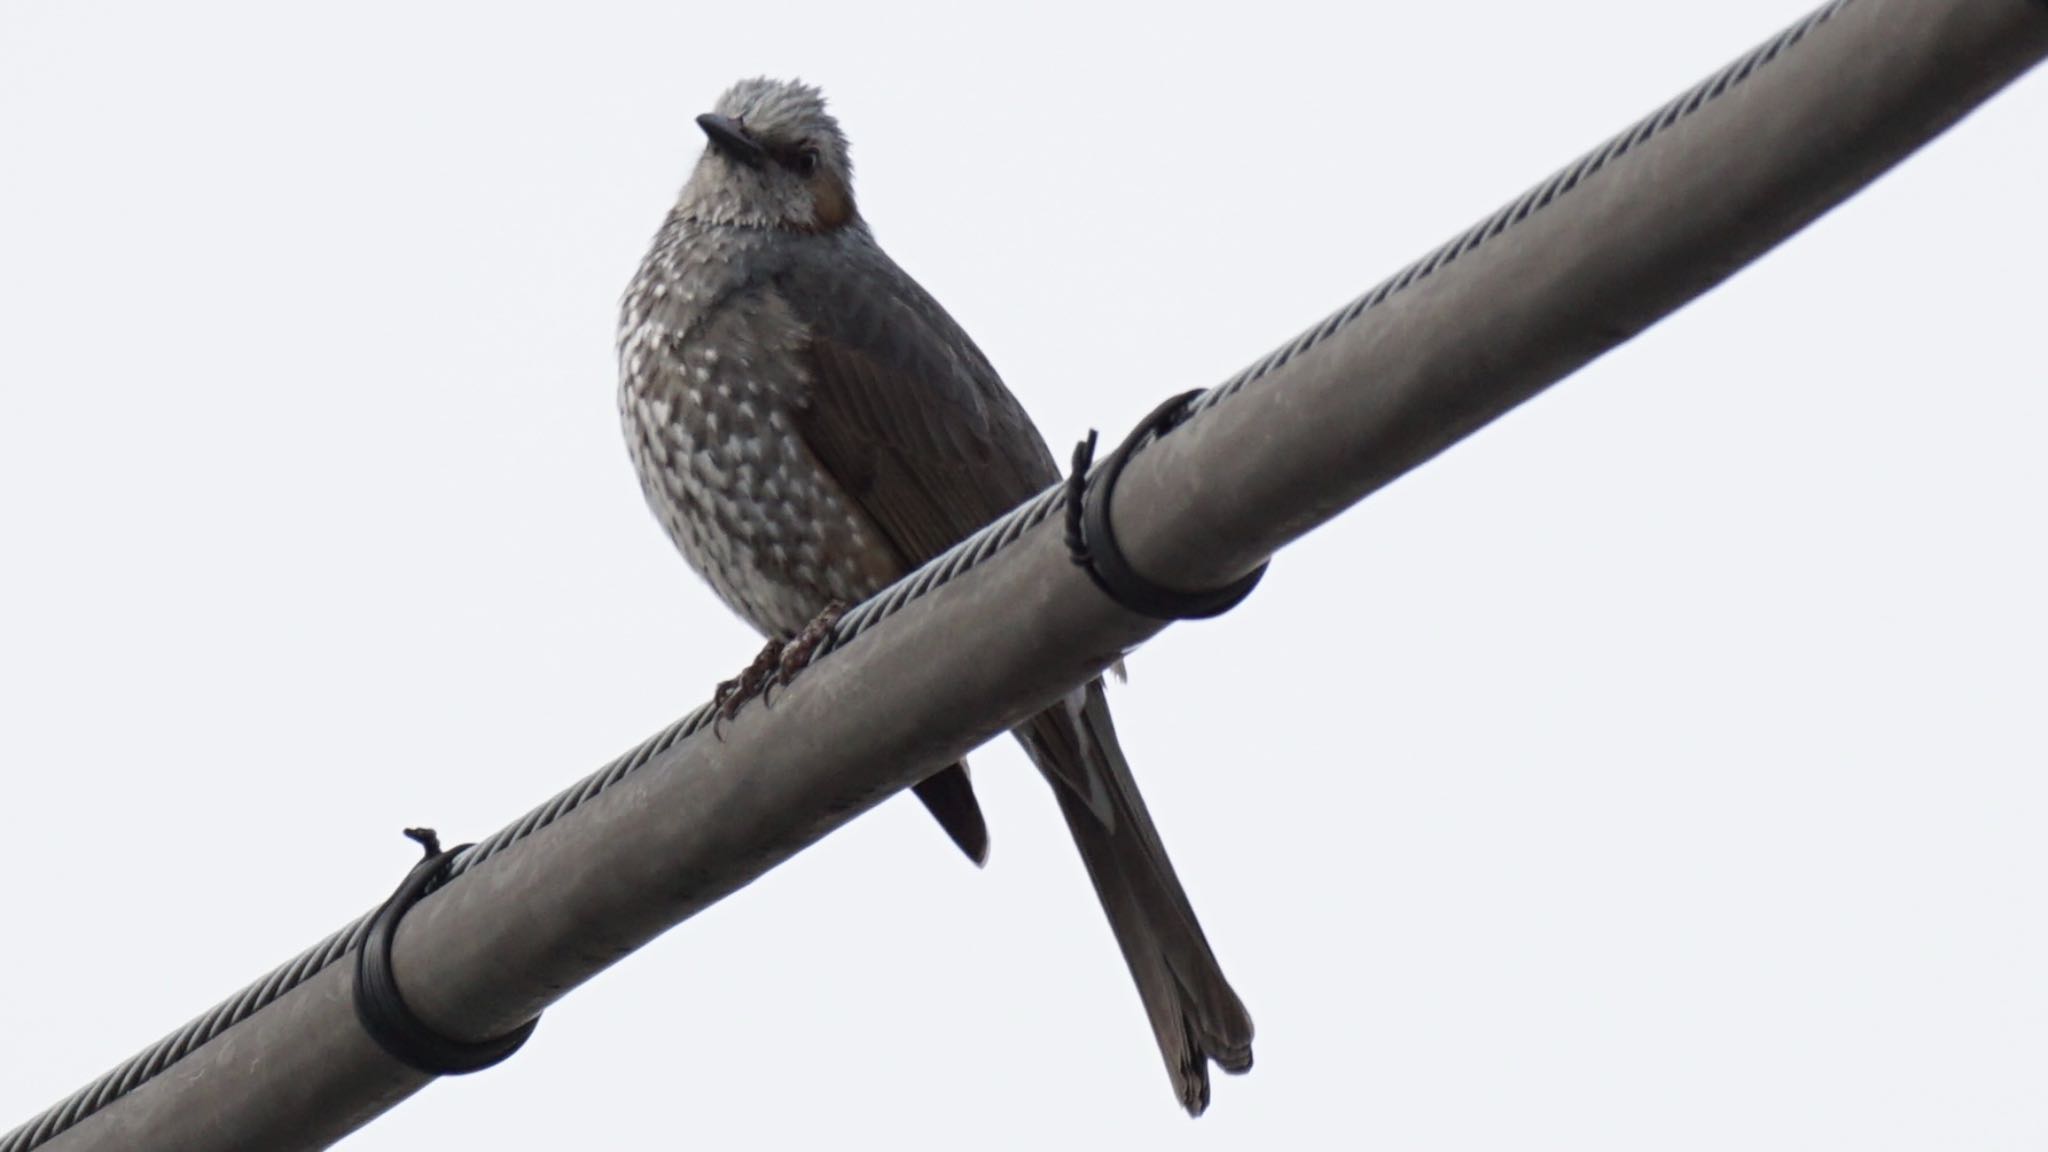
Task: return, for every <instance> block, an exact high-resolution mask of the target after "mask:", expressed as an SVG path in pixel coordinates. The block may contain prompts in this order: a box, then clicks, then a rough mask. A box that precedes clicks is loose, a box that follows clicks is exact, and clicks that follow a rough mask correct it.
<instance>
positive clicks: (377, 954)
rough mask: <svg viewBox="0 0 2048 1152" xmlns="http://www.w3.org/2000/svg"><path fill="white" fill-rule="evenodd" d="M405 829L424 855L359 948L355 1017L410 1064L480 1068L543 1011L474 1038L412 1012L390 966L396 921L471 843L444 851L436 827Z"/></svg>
mask: <svg viewBox="0 0 2048 1152" xmlns="http://www.w3.org/2000/svg"><path fill="white" fill-rule="evenodd" d="M405 834H406V835H407V836H409V837H411V838H412V839H414V840H417V841H419V845H420V847H421V848H422V849H424V850H425V853H426V856H425V859H422V860H421V861H420V862H419V863H418V864H415V865H413V869H412V871H410V872H408V873H406V875H405V879H404V881H402V882H401V883H400V884H399V885H398V890H397V891H396V892H393V893H392V894H391V898H390V899H389V900H386V901H385V902H384V904H383V906H382V907H380V908H378V909H377V913H376V915H375V916H373V917H372V918H371V920H370V931H369V934H368V935H366V936H364V937H363V944H362V947H361V948H359V949H357V950H356V978H355V1004H356V1019H357V1020H358V1021H359V1022H361V1024H362V1026H363V1031H365V1032H368V1033H369V1034H370V1039H372V1040H375V1041H376V1042H377V1046H378V1047H379V1048H382V1049H383V1050H384V1051H385V1053H386V1054H388V1055H389V1056H390V1057H391V1058H392V1059H394V1060H397V1061H398V1062H399V1063H401V1064H404V1065H405V1066H406V1067H408V1068H412V1069H415V1070H417V1071H420V1072H425V1073H426V1074H427V1075H429V1076H460V1075H463V1074H465V1073H468V1072H480V1071H482V1070H483V1069H485V1068H489V1067H490V1066H491V1065H493V1064H496V1063H498V1062H499V1061H501V1060H504V1059H505V1058H506V1057H507V1056H510V1055H512V1054H513V1053H514V1052H517V1051H519V1049H520V1046H521V1045H524V1044H525V1043H526V1038H527V1037H529V1036H531V1035H533V1030H534V1027H535V1026H536V1025H538V1024H539V1023H540V1017H538V1016H536V1017H534V1018H533V1019H531V1020H528V1021H527V1022H526V1023H524V1024H521V1025H520V1026H519V1027H517V1028H514V1029H513V1030H512V1031H510V1032H507V1033H505V1034H504V1035H503V1036H498V1037H494V1038H492V1039H489V1040H482V1041H475V1042H472V1041H468V1040H457V1039H455V1038H454V1037H452V1036H444V1035H442V1034H441V1033H439V1032H436V1031H434V1029H433V1028H432V1027H430V1026H429V1025H428V1024H427V1023H426V1021H424V1020H421V1019H420V1018H419V1017H418V1016H415V1015H413V1011H412V1008H411V1007H410V1006H408V1005H407V1004H406V1002H405V997H404V996H403V995H402V994H400V992H399V991H398V975H397V973H396V972H395V971H394V970H393V969H392V967H391V941H392V938H393V937H395V936H396V935H397V934H398V922H399V920H400V919H402V918H403V917H404V916H405V914H406V911H407V910H408V909H410V908H411V907H412V906H413V905H415V904H417V903H419V902H420V900H421V899H422V898H424V897H425V896H426V895H427V893H429V892H431V891H433V890H434V889H435V888H436V887H438V886H439V885H440V883H441V881H442V880H444V879H446V878H447V872H448V865H449V862H450V861H452V860H453V859H454V858H455V854H456V853H458V852H460V851H462V850H463V849H464V848H468V847H469V845H467V844H461V845H457V846H456V847H454V848H450V849H448V850H447V851H445V852H443V851H442V850H441V838H440V837H439V836H437V835H435V834H434V830H433V829H432V828H407V829H406V830H405Z"/></svg>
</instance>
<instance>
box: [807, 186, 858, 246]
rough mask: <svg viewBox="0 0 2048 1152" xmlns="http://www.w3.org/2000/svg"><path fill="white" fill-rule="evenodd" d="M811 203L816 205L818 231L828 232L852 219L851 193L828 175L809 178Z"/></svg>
mask: <svg viewBox="0 0 2048 1152" xmlns="http://www.w3.org/2000/svg"><path fill="white" fill-rule="evenodd" d="M811 203H812V204H814V205H816V210H817V216H818V230H819V231H820V232H830V231H832V230H833V229H836V228H839V227H841V226H842V225H844V224H845V223H846V222H847V221H848V220H851V219H853V193H852V192H850V191H849V190H848V189H847V187H846V185H844V184H842V183H840V182H839V181H837V180H834V179H832V178H831V177H830V176H825V175H822V174H821V175H818V176H813V177H812V178H811Z"/></svg>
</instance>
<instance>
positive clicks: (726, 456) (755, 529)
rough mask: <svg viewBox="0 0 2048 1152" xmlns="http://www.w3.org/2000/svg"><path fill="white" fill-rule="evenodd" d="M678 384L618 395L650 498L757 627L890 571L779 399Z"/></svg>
mask: <svg viewBox="0 0 2048 1152" xmlns="http://www.w3.org/2000/svg"><path fill="white" fill-rule="evenodd" d="M721 399H722V398H721V397H719V396H717V395H716V394H705V393H699V392H697V391H695V390H688V389H685V390H680V391H675V392H669V393H667V394H665V395H644V394H640V392H639V390H637V389H631V388H629V389H626V390H625V392H624V393H623V394H622V395H621V397H620V401H621V408H622V413H621V414H622V415H623V417H624V419H625V425H626V429H625V430H626V439H627V443H628V445H629V446H630V448H631V450H632V455H633V465H634V468H635V470H636V471H637V472H638V473H639V475H640V486H641V490H642V491H643V492H644V493H645V494H646V496H647V502H648V505H649V507H651V508H652V509H653V510H654V514H655V517H656V518H657V519H659V520H660V521H661V525H662V528H663V529H664V530H666V531H667V532H668V536H669V539H670V540H672V541H674V542H675V545H676V547H677V549H679V550H680V551H681V552H682V554H683V557H684V559H686V560H687V561H689V564H690V567H692V568H694V569H696V571H697V572H698V574H699V575H701V576H703V577H704V579H705V581H706V582H708V583H709V584H710V585H711V587H712V589H713V591H715V592H717V593H718V595H719V598H720V599H722V600H724V601H725V603H726V604H727V606H729V607H730V608H732V610H733V611H735V612H737V613H739V615H740V616H741V617H743V618H745V619H746V620H747V622H748V623H750V624H752V625H753V626H754V627H755V629H756V630H758V631H760V632H762V633H763V634H767V635H778V636H786V635H789V634H791V633H794V632H796V631H798V630H799V629H801V628H802V627H803V626H804V624H806V623H808V622H809V621H810V620H811V618H812V617H814V616H816V615H817V614H818V613H819V612H821V611H823V610H824V608H825V607H826V605H828V604H829V603H831V602H832V601H834V600H839V601H843V602H845V603H848V604H852V603H855V602H858V601H860V600H863V599H866V598H867V597H868V596H870V595H872V594H874V593H875V592H877V591H879V590H881V589H882V588H883V587H884V586H886V585H887V584H888V583H889V582H890V581H891V580H893V579H894V578H895V577H896V576H897V575H899V574H900V571H899V565H898V564H897V563H896V561H895V559H894V555H893V552H892V551H891V550H890V549H889V548H888V547H887V545H886V543H885V542H883V541H882V540H881V539H880V537H879V535H878V534H877V533H876V532H875V531H874V529H873V527H872V526H871V525H870V524H868V522H867V520H866V517H865V515H864V514H863V513H862V512H861V511H860V509H859V508H858V507H857V506H856V505H855V504H854V503H853V502H852V500H851V499H850V498H848V497H847V495H846V494H845V492H844V490H843V489H841V488H840V486H839V484H838V483H837V482H836V481H835V480H834V479H833V478H832V477H831V476H830V475H828V474H826V473H825V471H824V470H823V469H822V468H821V467H820V466H819V465H818V463H817V458H816V457H815V456H813V455H812V454H811V451H810V449H809V447H808V446H806V445H805V444H804V443H803V441H802V440H801V439H800V438H799V437H798V436H796V434H795V433H794V432H793V431H791V430H790V425H789V422H788V420H787V419H786V418H784V417H783V415H782V414H781V412H780V411H779V410H776V409H774V408H772V407H770V406H769V404H768V403H766V402H763V400H762V398H761V397H760V395H759V394H758V393H756V394H755V396H754V402H753V403H746V404H732V403H724V404H721V403H720V400H721Z"/></svg>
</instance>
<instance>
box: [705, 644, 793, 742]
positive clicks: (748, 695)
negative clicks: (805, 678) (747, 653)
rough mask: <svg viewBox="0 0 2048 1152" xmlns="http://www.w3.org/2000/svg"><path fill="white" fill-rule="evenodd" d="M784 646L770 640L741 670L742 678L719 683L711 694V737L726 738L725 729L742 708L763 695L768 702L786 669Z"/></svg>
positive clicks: (740, 676)
mask: <svg viewBox="0 0 2048 1152" xmlns="http://www.w3.org/2000/svg"><path fill="white" fill-rule="evenodd" d="M783 647H784V645H783V643H782V641H780V640H770V641H768V643H766V644H764V645H762V646H761V651H760V652H759V654H757V655H756V656H755V657H754V662H753V663H751V664H749V665H747V666H746V667H745V668H744V669H741V671H740V674H739V675H738V676H735V677H733V678H732V679H730V680H725V681H721V682H720V683H719V685H718V688H717V690H716V691H714V692H712V694H711V706H712V709H713V712H712V714H711V735H713V736H714V737H717V738H718V739H720V740H723V739H725V733H724V732H722V731H721V730H720V728H721V726H722V725H723V724H724V723H725V722H726V721H727V720H730V719H732V718H733V717H734V716H737V715H739V711H740V709H741V708H743V707H745V706H746V703H747V701H749V700H752V699H753V698H754V697H756V696H761V697H762V701H763V703H764V704H765V703H766V699H767V698H766V696H765V694H764V693H765V690H766V689H767V687H768V685H769V683H770V682H771V681H772V680H773V679H774V678H775V676H776V675H777V674H778V673H779V671H780V670H781V667H782V652H783Z"/></svg>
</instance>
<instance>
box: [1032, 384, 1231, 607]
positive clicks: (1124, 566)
mask: <svg viewBox="0 0 2048 1152" xmlns="http://www.w3.org/2000/svg"><path fill="white" fill-rule="evenodd" d="M1200 395H1202V390H1201V389H1199V388H1197V389H1195V390H1194V391H1192V392H1183V393H1181V394H1180V395H1178V396H1175V397H1173V398H1172V399H1170V400H1167V401H1166V402H1165V403H1163V404H1161V405H1160V406H1159V407H1157V408H1154V409H1153V410H1152V413H1151V415H1149V416H1147V417H1145V418H1144V419H1143V420H1141V421H1139V422H1138V425H1137V427H1135V428H1132V429H1131V432H1130V435H1128V436H1126V437H1124V442H1123V443H1121V444H1119V445H1117V446H1116V451H1114V452H1111V453H1110V454H1109V458H1108V459H1106V460H1104V461H1103V462H1102V467H1100V468H1097V469H1095V471H1094V474H1093V475H1090V474H1089V466H1090V465H1091V464H1092V463H1093V462H1094V459H1095V430H1094V429H1093V428H1091V429H1089V430H1088V438H1087V439H1086V440H1083V441H1081V442H1080V443H1079V444H1077V445H1075V446H1074V466H1073V471H1072V472H1070V473H1069V474H1068V476H1067V491H1066V526H1067V533H1066V535H1067V555H1068V556H1069V557H1070V558H1071V559H1072V560H1073V561H1074V563H1075V564H1078V565H1080V566H1081V568H1083V569H1084V570H1086V571H1087V573H1088V578H1089V579H1091V580H1093V581H1095V586H1096V587H1097V588H1100V589H1102V591H1103V593H1104V594H1105V595H1107V596H1108V597H1109V598H1110V599H1111V600H1114V601H1116V602H1117V603H1118V604H1120V605H1122V606H1123V607H1125V608H1128V609H1129V610H1131V611H1132V612H1136V613H1137V614H1138V615H1140V616H1150V617H1151V618H1153V619H1154V620H1206V619H1208V618H1209V617H1212V616H1221V615H1223V614H1224V613H1225V612H1228V611H1230V610H1231V609H1232V608H1235V607H1237V606H1238V604H1239V603H1241V602H1242V601H1243V600H1244V598H1245V597H1246V596H1249V595H1251V592H1252V589H1253V588H1256V587H1258V585H1259V580H1260V578H1261V577H1263V576H1265V574H1266V567H1267V564H1270V563H1271V561H1268V562H1267V564H1260V565H1259V566H1258V567H1257V568H1254V569H1252V570H1251V571H1250V572H1247V573H1245V574H1244V575H1243V576H1240V577H1239V578H1237V579H1236V580H1234V581H1232V582H1231V583H1229V584H1227V585H1225V586H1224V587H1222V588H1217V589H1213V590H1211V591H1207V592H1182V591H1180V590H1179V589H1176V588H1168V587H1166V586H1165V585H1163V584H1158V583H1154V582H1153V581H1151V580H1149V579H1147V578H1146V577H1144V576H1143V575H1140V574H1139V572H1138V570H1137V569H1136V568H1134V567H1132V566H1131V562H1130V560H1128V559H1127V558H1125V556H1124V553H1123V549H1121V548H1119V547H1118V546H1117V542H1116V533H1115V531H1113V530H1112V529H1111V528H1110V525H1109V503H1110V496H1111V494H1112V493H1114V492H1115V491H1116V481H1117V477H1118V476H1120V475H1122V474H1123V470H1124V463H1125V462H1126V461H1128V460H1129V459H1130V457H1131V453H1133V452H1135V451H1136V450H1137V449H1138V448H1140V447H1142V446H1143V445H1144V444H1146V443H1148V442H1150V441H1152V440H1157V439H1159V438H1161V437H1163V436H1165V435H1166V434H1167V433H1168V432H1171V431H1173V430H1174V429H1175V428H1176V427H1178V426H1179V425H1180V423H1181V422H1182V421H1183V420H1185V419H1187V417H1188V410H1189V405H1190V404H1191V403H1192V402H1193V401H1194V399H1195V398H1196V397H1198V396H1200Z"/></svg>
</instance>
